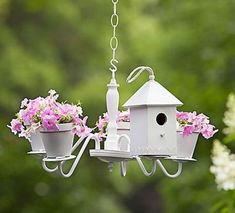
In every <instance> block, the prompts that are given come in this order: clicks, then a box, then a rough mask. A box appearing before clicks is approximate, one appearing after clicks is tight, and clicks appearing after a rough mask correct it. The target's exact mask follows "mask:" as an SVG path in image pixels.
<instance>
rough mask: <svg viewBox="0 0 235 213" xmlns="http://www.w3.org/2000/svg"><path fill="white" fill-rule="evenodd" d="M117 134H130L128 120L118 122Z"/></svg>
mask: <svg viewBox="0 0 235 213" xmlns="http://www.w3.org/2000/svg"><path fill="white" fill-rule="evenodd" d="M117 133H118V135H123V134H125V135H128V136H130V122H119V123H118V128H117Z"/></svg>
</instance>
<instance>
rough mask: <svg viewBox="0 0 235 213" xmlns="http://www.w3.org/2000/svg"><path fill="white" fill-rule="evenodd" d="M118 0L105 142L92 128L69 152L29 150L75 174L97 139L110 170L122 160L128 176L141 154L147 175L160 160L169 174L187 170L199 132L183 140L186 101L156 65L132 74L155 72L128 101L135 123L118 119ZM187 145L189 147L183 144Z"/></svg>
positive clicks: (97, 147) (133, 76)
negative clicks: (180, 127) (181, 115)
mask: <svg viewBox="0 0 235 213" xmlns="http://www.w3.org/2000/svg"><path fill="white" fill-rule="evenodd" d="M112 3H113V15H112V16H111V24H112V27H113V35H112V37H111V40H110V47H111V49H112V59H111V61H110V64H111V68H110V71H111V72H112V78H111V81H110V83H109V84H108V85H107V86H108V91H107V94H106V102H107V112H108V115H109V123H108V126H107V138H106V141H105V142H104V148H103V149H101V146H100V141H99V139H98V135H97V134H89V135H88V136H87V137H81V138H79V139H78V141H77V142H76V143H75V144H74V145H73V147H72V149H71V154H69V155H67V156H66V155H65V156H63V155H62V156H59V157H58V156H56V157H53V156H54V155H53V153H52V154H48V153H46V154H44V152H45V151H44V149H43V150H40V151H41V152H37V151H36V152H35V153H32V152H31V153H29V154H40V155H41V156H43V158H42V167H43V169H44V170H45V171H47V172H49V173H51V172H57V171H59V173H60V174H61V175H62V176H63V177H70V176H71V175H72V174H73V173H74V171H75V169H76V167H77V166H78V163H79V161H80V159H81V157H82V155H83V153H84V151H85V150H86V148H87V146H88V144H89V143H90V142H92V141H94V142H95V148H94V149H91V150H90V156H91V157H96V158H98V159H99V160H101V161H103V162H106V163H108V168H109V170H110V171H112V168H113V164H114V163H119V164H120V170H121V175H122V176H125V175H126V172H127V162H128V161H130V160H136V162H137V163H138V165H139V167H140V169H141V171H142V172H143V174H144V175H146V176H152V175H154V174H155V172H156V168H157V166H159V168H160V169H161V171H162V172H163V174H164V175H166V176H167V177H170V178H176V177H178V176H179V175H180V174H181V172H182V164H183V163H185V162H189V161H195V159H193V158H192V156H193V151H194V149H195V145H196V141H197V136H198V135H197V134H195V135H193V136H192V137H193V138H190V139H189V142H186V143H188V144H183V145H182V143H183V142H184V141H183V142H182V140H184V138H182V135H180V134H179V133H178V132H177V127H176V107H177V106H181V105H182V103H181V101H179V100H178V99H177V98H176V97H175V96H173V95H172V94H171V93H170V92H169V91H168V90H166V89H165V88H164V87H163V86H161V85H160V84H159V83H158V82H156V81H155V75H154V72H153V70H152V69H151V68H150V67H147V66H140V67H137V68H136V69H134V70H133V71H132V72H131V73H130V75H129V77H128V78H127V82H128V83H131V82H133V81H134V80H135V79H137V77H138V76H139V75H140V74H141V73H142V72H144V71H147V72H148V73H149V81H147V82H146V83H145V84H144V85H143V86H142V87H141V88H140V89H139V90H138V91H137V92H136V93H135V94H134V95H133V96H132V97H131V98H130V99H129V100H128V101H127V102H126V103H125V104H124V107H126V108H129V109H130V123H121V124H119V126H118V125H117V123H116V120H117V114H118V106H119V92H118V87H119V85H118V83H117V81H116V78H115V74H116V71H117V65H116V64H117V63H118V61H117V59H116V50H117V47H118V39H117V37H116V28H117V26H118V21H119V18H118V14H117V3H118V0H112ZM41 134H47V133H41ZM51 137H53V136H51ZM65 140H66V139H65ZM190 141H192V142H190ZM64 143H66V141H64ZM183 146H185V147H184V148H182V147H183ZM49 148H50V150H51V149H53V148H52V147H49ZM47 149H48V147H47ZM77 149H79V152H78V154H77V155H74V152H75V151H76V150H77ZM52 151H53V150H52ZM60 151H61V150H60ZM62 151H63V150H62ZM66 153H68V152H66ZM69 153H70V152H69ZM142 158H146V159H148V160H150V161H151V162H152V170H151V171H150V172H148V171H147V170H146V168H145V166H144V164H143V162H142ZM72 159H74V162H73V164H72V166H71V168H70V169H69V171H68V172H65V171H64V164H65V162H66V161H68V160H72ZM161 160H171V161H174V162H176V163H177V164H178V169H177V172H176V173H175V174H169V172H168V171H167V170H166V169H165V167H164V165H163V164H162V162H161ZM47 162H56V163H57V165H56V167H54V168H49V167H48V166H47Z"/></svg>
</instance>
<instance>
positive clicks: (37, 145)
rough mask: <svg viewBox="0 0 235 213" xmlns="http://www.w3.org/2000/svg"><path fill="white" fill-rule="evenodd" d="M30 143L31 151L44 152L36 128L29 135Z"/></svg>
mask: <svg viewBox="0 0 235 213" xmlns="http://www.w3.org/2000/svg"><path fill="white" fill-rule="evenodd" d="M29 142H30V145H31V149H32V151H33V152H35V153H36V152H37V153H45V148H44V145H43V142H42V139H41V136H40V131H39V130H36V132H35V133H33V134H32V135H31V137H30V141H29Z"/></svg>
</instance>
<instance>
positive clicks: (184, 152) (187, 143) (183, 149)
mask: <svg viewBox="0 0 235 213" xmlns="http://www.w3.org/2000/svg"><path fill="white" fill-rule="evenodd" d="M198 135H199V132H193V133H192V134H190V135H188V136H183V131H180V130H177V157H178V158H189V159H191V158H192V157H193V153H194V150H195V147H196V144H197V139H198Z"/></svg>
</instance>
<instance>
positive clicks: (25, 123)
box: [9, 90, 92, 158]
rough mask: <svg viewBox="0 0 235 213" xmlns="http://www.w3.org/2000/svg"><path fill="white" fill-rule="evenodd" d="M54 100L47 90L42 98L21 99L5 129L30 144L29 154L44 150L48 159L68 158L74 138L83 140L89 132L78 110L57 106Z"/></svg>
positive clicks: (85, 118)
mask: <svg viewBox="0 0 235 213" xmlns="http://www.w3.org/2000/svg"><path fill="white" fill-rule="evenodd" d="M58 97H59V95H58V94H56V92H55V91H54V90H50V91H49V96H47V97H46V98H42V97H38V98H36V99H33V100H28V99H24V100H23V101H22V103H21V109H20V111H19V113H17V118H16V119H13V120H12V121H11V125H10V126H9V127H10V128H11V130H12V132H13V133H14V134H18V136H19V137H25V138H26V139H28V140H29V141H31V146H32V150H33V151H38V150H43V151H44V147H45V151H46V155H47V157H49V158H57V157H67V156H70V155H71V150H72V145H73V139H74V135H75V134H76V135H77V136H79V137H85V136H87V135H88V134H89V133H90V132H91V131H92V129H91V128H89V127H87V125H86V121H87V118H88V117H84V118H83V117H82V108H81V106H80V105H73V104H67V103H59V102H58V101H57V99H58ZM42 142H43V143H42ZM30 154H32V153H30ZM35 154H39V153H37V152H35Z"/></svg>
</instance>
